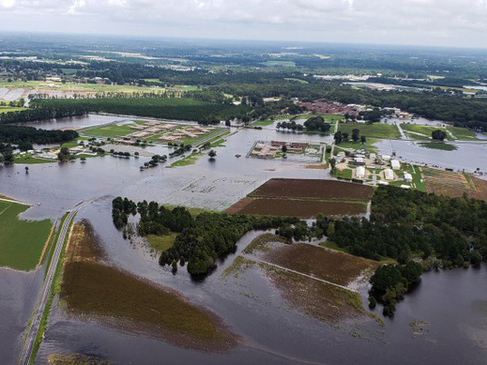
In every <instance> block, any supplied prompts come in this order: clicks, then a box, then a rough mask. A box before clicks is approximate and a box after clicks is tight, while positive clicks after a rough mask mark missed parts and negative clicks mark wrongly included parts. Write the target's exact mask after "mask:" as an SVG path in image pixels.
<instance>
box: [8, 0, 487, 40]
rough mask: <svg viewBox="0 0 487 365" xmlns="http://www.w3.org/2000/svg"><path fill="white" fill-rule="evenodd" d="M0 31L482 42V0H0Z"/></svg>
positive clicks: (486, 8)
mask: <svg viewBox="0 0 487 365" xmlns="http://www.w3.org/2000/svg"><path fill="white" fill-rule="evenodd" d="M0 31H28V32H62V33H97V34H120V35H143V36H152V37H184V38H210V39H220V38H221V39H248V40H280V41H312V42H340V43H372V44H398V45H403V44H408V45H427V46H430V45H434V46H453V47H478V48H487V0H0Z"/></svg>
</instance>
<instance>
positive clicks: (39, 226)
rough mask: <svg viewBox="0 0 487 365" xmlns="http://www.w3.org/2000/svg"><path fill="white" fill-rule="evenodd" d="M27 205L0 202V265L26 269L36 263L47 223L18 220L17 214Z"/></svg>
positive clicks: (29, 268) (49, 225)
mask: <svg viewBox="0 0 487 365" xmlns="http://www.w3.org/2000/svg"><path fill="white" fill-rule="evenodd" d="M28 208H29V207H28V206H26V205H21V204H16V203H11V202H6V201H0V227H2V234H1V235H0V252H2V254H1V255H0V266H6V267H9V268H12V269H15V270H24V271H29V270H32V269H34V268H35V267H36V266H37V264H38V263H39V260H40V258H41V256H42V252H43V249H44V246H45V244H46V241H47V239H48V237H49V232H50V230H51V222H50V221H49V220H44V221H35V222H34V221H25V220H21V219H19V217H18V216H19V214H21V213H23V212H25V211H26V210H27V209H28Z"/></svg>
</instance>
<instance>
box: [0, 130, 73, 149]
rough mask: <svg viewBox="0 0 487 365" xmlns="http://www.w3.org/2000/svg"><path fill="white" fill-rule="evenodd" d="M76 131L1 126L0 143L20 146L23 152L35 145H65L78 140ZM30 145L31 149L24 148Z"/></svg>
mask: <svg viewBox="0 0 487 365" xmlns="http://www.w3.org/2000/svg"><path fill="white" fill-rule="evenodd" d="M78 136H79V135H78V132H76V131H70V130H67V131H60V130H44V129H36V128H32V127H19V126H12V125H0V142H4V143H12V144H16V145H19V148H20V149H21V150H28V149H31V148H32V143H35V144H50V143H63V142H68V141H72V140H74V139H76V138H78ZM26 143H27V144H30V147H31V148H25V147H22V146H24V145H25V144H26Z"/></svg>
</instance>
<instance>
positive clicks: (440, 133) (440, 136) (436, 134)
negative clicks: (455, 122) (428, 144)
mask: <svg viewBox="0 0 487 365" xmlns="http://www.w3.org/2000/svg"><path fill="white" fill-rule="evenodd" d="M431 138H433V139H434V140H437V141H444V140H445V138H446V132H445V131H444V130H441V129H437V130H434V131H433V132H431Z"/></svg>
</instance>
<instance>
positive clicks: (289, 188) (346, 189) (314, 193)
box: [248, 179, 373, 201]
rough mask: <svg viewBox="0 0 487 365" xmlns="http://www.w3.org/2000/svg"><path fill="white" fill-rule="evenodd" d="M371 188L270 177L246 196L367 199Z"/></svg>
mask: <svg viewBox="0 0 487 365" xmlns="http://www.w3.org/2000/svg"><path fill="white" fill-rule="evenodd" d="M372 193H373V188H372V187H370V186H365V185H360V184H353V183H348V182H343V181H336V180H314V179H270V180H269V181H267V182H266V183H264V184H263V185H261V186H260V187H258V188H257V189H256V190H254V191H253V192H252V193H250V194H249V195H248V196H249V197H251V198H301V199H303V200H305V198H308V199H321V200H330V199H336V200H347V201H351V200H358V201H369V200H370V199H371V197H372Z"/></svg>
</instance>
